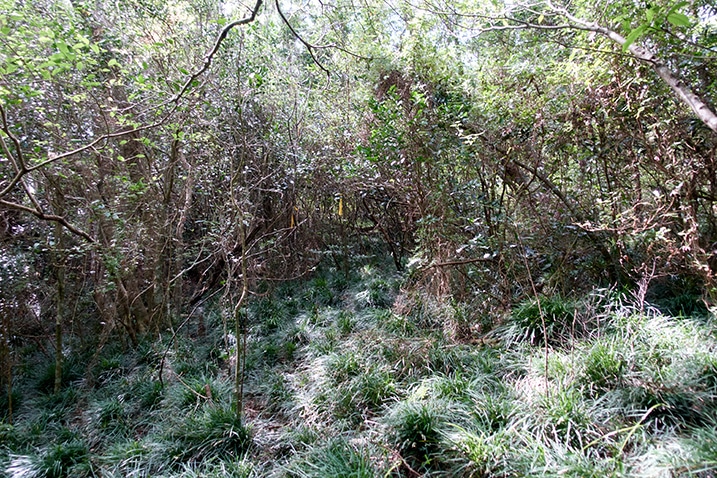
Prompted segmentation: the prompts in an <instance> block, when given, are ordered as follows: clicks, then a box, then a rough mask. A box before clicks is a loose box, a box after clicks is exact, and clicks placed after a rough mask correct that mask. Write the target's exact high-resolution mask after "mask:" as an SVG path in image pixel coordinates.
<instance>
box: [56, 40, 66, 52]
mask: <svg viewBox="0 0 717 478" xmlns="http://www.w3.org/2000/svg"><path fill="white" fill-rule="evenodd" d="M55 45H56V46H57V49H58V50H60V51H61V52H62V53H64V54H65V55H69V54H70V49H69V47H68V46H67V43H65V42H63V41H58V42H57V43H56V44H55Z"/></svg>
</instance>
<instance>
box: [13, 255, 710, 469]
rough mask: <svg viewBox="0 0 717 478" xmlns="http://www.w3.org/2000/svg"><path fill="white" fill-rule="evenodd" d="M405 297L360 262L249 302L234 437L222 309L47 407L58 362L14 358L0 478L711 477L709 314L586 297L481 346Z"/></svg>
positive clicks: (72, 360) (546, 306) (510, 327)
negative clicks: (347, 271)
mask: <svg viewBox="0 0 717 478" xmlns="http://www.w3.org/2000/svg"><path fill="white" fill-rule="evenodd" d="M403 283H404V279H403V278H402V276H399V275H397V274H395V273H391V272H387V268H385V267H382V266H380V265H378V264H371V263H366V264H364V265H362V266H360V267H356V268H355V270H354V271H353V272H352V273H351V275H350V276H349V277H346V276H345V275H344V274H341V273H340V272H337V271H335V270H331V269H326V270H324V271H323V272H319V273H317V274H316V275H315V276H313V278H310V279H307V280H306V281H304V282H292V283H285V284H281V285H279V286H277V287H276V288H275V289H274V290H273V291H271V293H270V294H267V295H265V296H263V297H261V298H258V299H256V300H255V302H253V303H252V305H251V306H250V308H249V320H250V328H249V334H248V342H247V345H248V346H247V355H246V365H247V373H246V381H245V393H244V412H245V413H244V420H238V419H237V418H236V414H235V413H234V410H233V409H232V406H231V402H232V393H233V392H232V389H233V377H232V368H233V359H232V356H233V350H234V347H235V346H236V339H235V337H234V336H233V335H231V333H229V332H228V331H231V330H233V325H232V324H231V323H226V322H225V320H224V319H223V318H222V315H221V313H220V312H219V309H218V308H215V309H212V308H211V307H209V306H207V307H205V310H204V312H203V313H204V321H205V323H206V329H207V333H206V335H202V336H199V335H198V328H197V324H196V323H193V322H190V323H189V324H188V325H187V327H186V328H185V329H182V330H179V331H178V333H177V335H176V337H175V338H174V339H173V340H172V339H171V337H169V336H164V335H163V336H162V337H161V338H157V337H156V336H155V337H147V338H145V340H143V341H142V343H141V344H140V346H139V347H137V348H134V349H132V348H129V347H127V346H123V345H122V344H120V343H116V344H110V345H107V346H105V348H104V349H103V350H102V353H101V356H100V357H99V360H98V361H97V366H96V367H95V370H94V371H93V376H94V380H93V382H94V383H92V384H90V383H89V382H88V381H87V376H86V366H87V363H88V360H89V356H81V355H80V354H73V353H71V352H69V353H68V355H67V362H66V367H65V383H66V386H65V387H64V388H63V389H62V391H61V392H60V393H57V394H53V393H51V386H52V383H53V378H54V369H53V367H52V366H48V365H47V364H48V363H50V362H51V360H50V359H49V358H48V356H41V354H38V353H31V352H30V351H25V352H24V353H22V357H21V358H22V361H21V363H19V364H18V365H17V367H16V381H17V384H16V387H15V390H16V391H15V394H14V399H15V402H16V411H15V416H14V424H13V425H9V424H7V423H5V422H0V476H2V475H3V474H4V476H8V477H12V478H19V477H25V478H27V477H54V478H59V477H82V476H97V477H150V476H152V477H185V478H189V477H264V476H267V477H374V476H376V477H379V476H381V477H384V476H385V477H389V476H405V477H418V476H425V477H434V476H446V477H461V476H475V477H483V476H486V477H493V476H495V477H520V476H556V477H557V476H579V477H592V476H594V477H606V476H704V477H710V476H716V474H717V320H716V319H715V317H714V316H713V315H712V314H709V313H701V314H695V315H694V316H689V317H684V316H681V315H677V316H673V315H670V314H666V313H663V312H660V311H659V310H658V309H656V308H653V307H651V306H650V304H648V303H645V302H643V301H642V300H638V299H639V297H638V298H636V297H634V296H632V295H630V294H624V295H622V294H619V293H617V292H615V291H608V290H595V291H593V293H591V294H588V295H586V296H585V297H583V298H581V299H580V300H568V299H564V298H562V297H560V296H553V297H543V298H541V301H540V307H538V304H537V303H536V302H535V301H527V302H524V303H522V304H518V305H516V306H515V308H514V309H513V311H512V312H511V313H510V314H509V315H507V316H506V317H505V318H504V319H503V320H502V321H501V323H500V324H499V325H497V326H496V327H495V328H493V329H492V330H490V331H489V332H487V333H486V332H485V331H481V330H478V329H477V328H476V327H474V326H473V322H472V321H473V319H471V318H470V316H471V314H470V310H467V308H466V307H465V306H461V305H458V304H455V303H450V301H444V302H441V303H438V302H435V301H432V300H430V299H428V298H422V299H421V298H418V297H417V296H414V297H413V298H412V299H411V300H412V302H411V304H410V307H402V308H401V312H402V313H401V314H399V313H397V307H395V306H394V301H395V300H396V297H399V298H400V299H401V300H406V296H405V295H404V294H402V292H401V288H402V285H403ZM240 342H241V341H240ZM89 355H91V354H89ZM163 357H164V360H165V364H164V367H163V373H162V375H163V376H162V382H160V380H159V371H160V364H161V362H162V359H163ZM3 406H4V407H7V403H6V402H5V403H4V404H3ZM0 411H3V410H0Z"/></svg>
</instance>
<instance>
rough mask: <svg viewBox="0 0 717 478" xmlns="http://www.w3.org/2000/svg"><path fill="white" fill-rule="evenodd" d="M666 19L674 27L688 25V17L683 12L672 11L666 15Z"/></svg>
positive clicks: (689, 23)
mask: <svg viewBox="0 0 717 478" xmlns="http://www.w3.org/2000/svg"><path fill="white" fill-rule="evenodd" d="M667 21H668V22H670V23H672V24H673V25H674V26H676V27H689V26H690V25H691V22H690V19H689V18H688V17H687V15H685V14H684V13H678V12H672V13H670V14H669V15H667Z"/></svg>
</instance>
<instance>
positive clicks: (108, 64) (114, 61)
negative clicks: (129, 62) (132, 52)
mask: <svg viewBox="0 0 717 478" xmlns="http://www.w3.org/2000/svg"><path fill="white" fill-rule="evenodd" d="M107 66H109V67H112V66H117V67H118V66H120V64H119V63H118V62H117V60H115V59H114V58H112V59H111V60H110V61H108V62H107Z"/></svg>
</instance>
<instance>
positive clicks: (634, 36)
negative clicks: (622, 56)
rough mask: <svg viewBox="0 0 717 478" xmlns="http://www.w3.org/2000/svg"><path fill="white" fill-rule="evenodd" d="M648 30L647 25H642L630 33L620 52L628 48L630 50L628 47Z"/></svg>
mask: <svg viewBox="0 0 717 478" xmlns="http://www.w3.org/2000/svg"><path fill="white" fill-rule="evenodd" d="M649 28H650V26H649V25H648V24H647V23H643V24H642V25H640V26H639V27H637V28H635V29H634V30H633V31H631V32H630V34H629V35H628V36H627V38H625V43H624V44H623V45H622V51H627V50H628V48H630V45H632V44H633V43H635V41H636V40H637V39H638V38H640V37H641V36H642V35H644V34H645V33H646V32H647V31H648V29H649Z"/></svg>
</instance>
